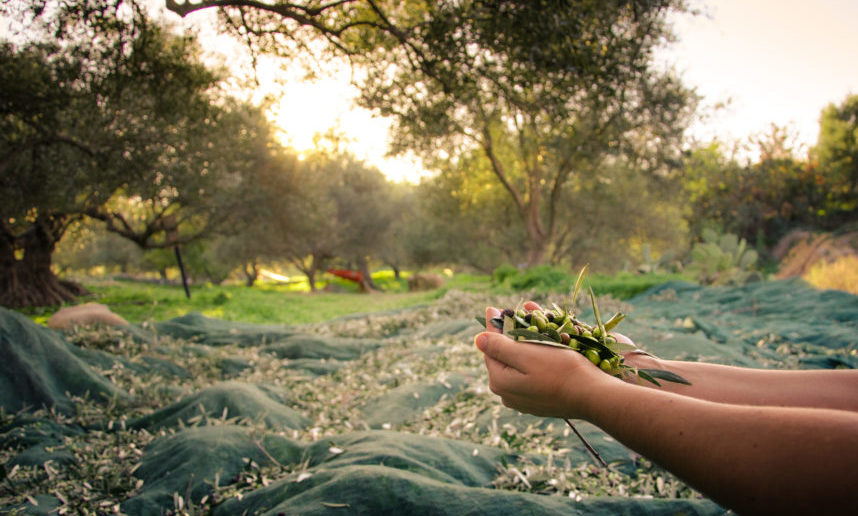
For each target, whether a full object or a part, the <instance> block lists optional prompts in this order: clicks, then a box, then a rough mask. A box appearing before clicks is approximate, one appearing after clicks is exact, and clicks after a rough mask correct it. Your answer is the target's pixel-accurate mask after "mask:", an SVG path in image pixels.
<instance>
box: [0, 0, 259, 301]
mask: <svg viewBox="0 0 858 516" xmlns="http://www.w3.org/2000/svg"><path fill="white" fill-rule="evenodd" d="M34 6H35V7H36V8H37V7H38V6H37V5H35V4H34ZM28 13H29V14H32V13H30V12H25V13H23V14H22V13H15V14H17V15H23V16H27V15H28ZM32 16H33V17H32V18H31V19H30V23H32V24H33V25H34V27H38V26H41V27H42V32H41V34H42V36H43V37H41V38H40V39H36V38H34V39H32V40H30V41H26V42H22V43H17V44H16V43H11V42H3V43H2V44H0V84H2V88H3V94H2V95H0V98H2V99H3V101H2V104H0V129H2V131H0V132H2V134H0V167H2V173H0V199H2V203H0V294H2V295H0V298H2V299H3V303H4V304H8V305H11V306H20V305H39V304H53V303H58V302H61V301H64V300H68V299H70V298H71V297H72V296H73V295H74V294H75V290H74V288H73V287H71V285H69V284H63V283H60V282H58V281H57V279H56V277H55V276H54V274H53V273H52V271H51V269H50V265H51V254H52V252H53V250H54V248H55V245H56V243H57V242H58V241H59V240H60V239H61V238H62V236H63V234H64V232H65V230H66V229H67V227H68V225H69V224H70V223H72V222H73V221H75V220H77V219H79V218H80V217H83V216H89V217H92V218H95V219H98V220H101V221H103V222H105V224H106V227H107V229H108V230H110V231H113V232H115V233H117V234H120V235H122V236H123V237H125V238H128V239H130V240H132V241H134V242H135V243H136V244H137V245H139V246H140V247H144V248H151V247H166V246H171V245H174V244H176V243H179V242H187V241H190V240H193V239H194V238H197V237H199V236H200V235H203V234H206V233H208V232H210V231H212V230H213V228H215V227H217V226H218V225H219V224H220V223H222V222H224V221H225V219H226V216H227V215H228V214H229V213H230V210H229V206H230V205H231V204H232V203H235V202H237V201H238V200H240V199H241V196H240V195H237V192H238V191H239V190H240V189H241V188H243V187H244V185H245V182H244V181H243V176H242V174H243V172H245V171H246V170H247V169H248V168H249V167H251V166H252V162H253V161H254V160H255V159H256V158H255V155H256V151H258V150H259V149H260V146H259V145H260V144H259V143H258V142H260V141H261V142H262V144H261V148H262V149H263V150H264V148H265V145H266V142H267V140H266V139H265V134H262V135H260V132H259V131H260V130H262V131H265V130H267V129H265V127H264V126H262V125H260V124H259V123H255V124H254V123H250V122H251V121H252V120H253V119H254V117H256V120H257V122H258V120H260V119H261V115H260V114H259V113H254V111H253V109H251V108H248V107H246V106H242V105H240V104H239V103H237V102H234V101H232V100H230V99H229V98H228V97H227V96H225V95H223V93H222V92H220V91H219V89H218V82H219V77H218V75H217V74H216V73H215V72H213V71H212V70H210V69H208V68H207V67H206V66H204V65H203V64H202V63H201V61H200V52H199V46H198V44H197V43H196V41H195V40H194V38H193V37H190V36H177V35H174V34H172V33H170V32H169V31H167V30H166V29H164V28H163V27H161V26H159V25H157V24H155V23H153V22H152V21H151V20H149V19H148V18H147V16H146V14H145V12H144V11H143V10H142V9H141V8H140V7H139V6H138V5H137V4H135V3H134V2H124V1H122V0H117V1H116V2H113V1H111V0H92V1H86V2H78V3H68V4H67V3H61V4H58V5H52V6H51V9H49V10H47V11H41V10H38V9H36V11H35V14H34V15H32ZM34 33H38V32H36V31H34Z"/></svg>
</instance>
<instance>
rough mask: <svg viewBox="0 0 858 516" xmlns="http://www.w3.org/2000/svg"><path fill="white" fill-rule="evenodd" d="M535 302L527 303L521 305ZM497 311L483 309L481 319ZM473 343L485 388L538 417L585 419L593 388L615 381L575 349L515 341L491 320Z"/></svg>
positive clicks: (531, 306)
mask: <svg viewBox="0 0 858 516" xmlns="http://www.w3.org/2000/svg"><path fill="white" fill-rule="evenodd" d="M536 307H538V305H536V304H535V303H531V302H528V303H526V304H525V309H534V308H536ZM499 315H500V310H498V309H497V308H493V307H490V308H488V309H486V320H487V321H488V320H489V319H492V318H494V317H497V316H499ZM486 327H487V331H486V332H484V333H481V334H479V335H477V338H476V339H475V345H476V346H477V349H479V350H480V351H482V352H483V353H484V354H485V363H486V369H487V370H488V373H489V388H490V389H491V391H492V392H494V393H495V394H497V395H498V396H500V397H501V399H502V401H503V404H504V405H506V406H507V407H510V408H514V409H516V410H519V411H521V412H526V413H529V414H534V415H537V416H547V417H563V418H585V419H586V417H587V414H588V413H589V411H590V407H592V406H593V404H594V403H595V402H597V401H598V395H597V393H598V391H599V389H601V388H604V387H605V386H606V385H608V384H610V383H611V382H619V381H620V380H619V379H617V378H614V377H612V376H610V375H608V374H605V373H604V372H603V371H601V370H600V369H599V368H598V367H596V366H594V365H593V364H592V363H591V362H590V361H589V360H587V358H585V357H584V356H583V355H581V354H580V353H577V352H572V350H571V349H570V350H569V351H566V350H563V349H557V348H552V347H546V346H539V345H534V344H526V343H521V342H516V341H514V340H512V339H510V338H509V337H507V336H505V335H503V334H501V333H500V331H499V330H497V329H496V328H494V327H493V326H492V325H491V324H487V325H486Z"/></svg>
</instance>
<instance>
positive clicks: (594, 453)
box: [563, 419, 608, 468]
mask: <svg viewBox="0 0 858 516" xmlns="http://www.w3.org/2000/svg"><path fill="white" fill-rule="evenodd" d="M563 421H566V424H567V425H569V428H571V429H572V431H573V432H575V435H577V436H578V439H581V442H582V443H584V447H585V448H587V451H588V452H590V455H592V456H593V457H594V458H595V459H596V460H597V461H599V464H601V465H602V467H605V468H607V467H608V463H607V462H605V459H603V458H602V456H601V455H599V452H597V451H596V449H595V448H593V447H592V446H590V443H588V442H587V440H586V439H584V436H583V435H581V432H579V431H578V429H577V428H575V425H573V424H572V421H569V420H568V419H563Z"/></svg>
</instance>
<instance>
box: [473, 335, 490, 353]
mask: <svg viewBox="0 0 858 516" xmlns="http://www.w3.org/2000/svg"><path fill="white" fill-rule="evenodd" d="M488 340H489V336H488V335H486V334H485V333H480V334H479V335H477V338H476V339H474V345H475V346H476V347H477V349H479V350H480V351H485V350H486V343H487V342H488Z"/></svg>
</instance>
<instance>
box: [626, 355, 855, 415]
mask: <svg viewBox="0 0 858 516" xmlns="http://www.w3.org/2000/svg"><path fill="white" fill-rule="evenodd" d="M627 363H629V364H630V365H634V366H636V367H642V368H657V369H667V370H669V371H673V372H675V373H677V374H679V375H681V376H682V377H684V378H685V379H687V380H688V381H690V382H691V385H681V384H675V383H669V382H661V383H662V387H661V390H665V391H669V392H675V393H677V394H683V395H686V396H692V397H694V398H698V399H702V400H708V401H715V402H720V403H732V404H739V405H766V406H781V407H813V408H831V409H837V410H850V411H854V412H858V370H853V369H848V370H847V369H836V370H832V369H814V370H801V371H785V370H774V369H751V368H745V367H733V366H724V365H718V364H706V363H702V362H684V361H677V360H661V359H656V358H653V357H647V356H631V357H628V358H627Z"/></svg>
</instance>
